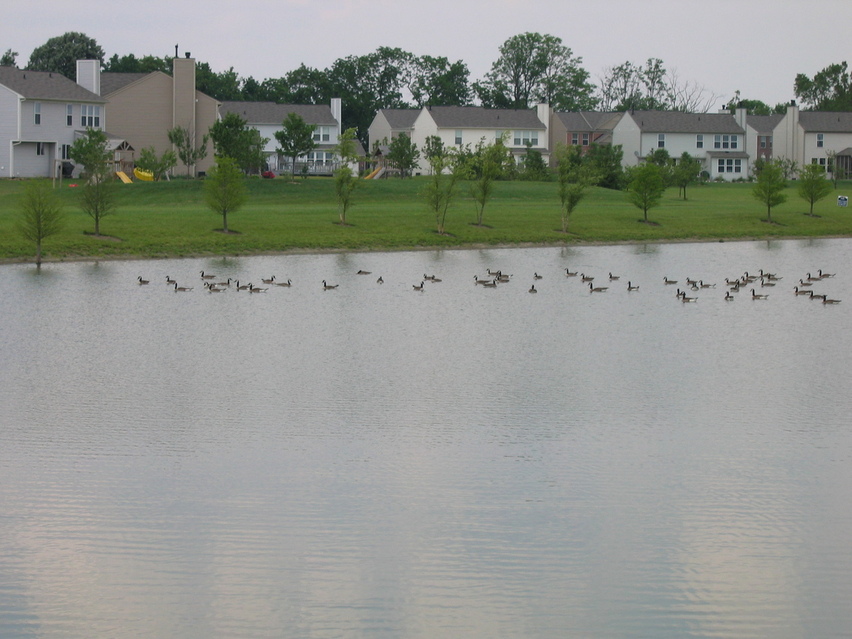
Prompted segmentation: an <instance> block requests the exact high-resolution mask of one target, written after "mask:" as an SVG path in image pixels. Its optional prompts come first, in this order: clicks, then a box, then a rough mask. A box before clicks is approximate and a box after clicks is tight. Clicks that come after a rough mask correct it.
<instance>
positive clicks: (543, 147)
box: [411, 104, 550, 172]
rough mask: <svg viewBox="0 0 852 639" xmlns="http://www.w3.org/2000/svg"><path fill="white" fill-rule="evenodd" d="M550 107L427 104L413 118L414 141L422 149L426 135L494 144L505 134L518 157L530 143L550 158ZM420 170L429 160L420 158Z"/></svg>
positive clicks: (447, 140)
mask: <svg viewBox="0 0 852 639" xmlns="http://www.w3.org/2000/svg"><path fill="white" fill-rule="evenodd" d="M549 122H550V109H549V107H548V105H546V104H539V105H538V106H537V107H536V108H535V109H486V108H484V107H472V106H464V107H463V106H426V107H423V108H422V109H421V110H420V112H419V114H418V115H417V118H416V119H415V121H414V125H413V128H412V137H411V139H412V141H413V142H414V143H415V144H417V148H419V149H423V148H424V146H425V144H426V138H428V137H430V136H437V137H438V138H440V139H441V142H443V144H444V146H445V147H452V146H456V147H462V146H467V145H470V146H471V147H475V146H476V145H477V144H478V143H479V142H480V141H484V142H485V143H486V144H493V143H494V142H495V141H496V140H499V139H501V138H504V136H505V140H506V142H505V144H506V146H507V147H508V148H509V149H510V150H511V151H512V153H513V155H514V156H515V158H516V160H517V161H519V160H520V158H521V157H522V156H523V155H524V154H526V152H527V144H528V143H529V145H530V147H531V148H533V149H535V150H537V151H540V152H541V154H542V156H543V158H544V161H545V162H547V161H549V159H550V147H549V137H548V125H549ZM419 170H420V171H421V172H426V171H428V162H427V161H426V160H425V159H421V160H420V169H419Z"/></svg>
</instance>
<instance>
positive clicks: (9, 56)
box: [0, 49, 18, 67]
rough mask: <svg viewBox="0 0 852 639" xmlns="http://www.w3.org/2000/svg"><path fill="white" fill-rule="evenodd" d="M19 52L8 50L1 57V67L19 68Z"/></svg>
mask: <svg viewBox="0 0 852 639" xmlns="http://www.w3.org/2000/svg"><path fill="white" fill-rule="evenodd" d="M17 60H18V52H17V51H12V50H11V49H6V52H5V53H4V54H3V56H2V57H0V67H14V66H17Z"/></svg>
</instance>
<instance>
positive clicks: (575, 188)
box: [556, 144, 597, 233]
mask: <svg viewBox="0 0 852 639" xmlns="http://www.w3.org/2000/svg"><path fill="white" fill-rule="evenodd" d="M590 166H591V165H590V164H589V163H588V162H585V161H584V159H583V156H582V150H581V148H580V147H579V146H576V145H572V146H567V145H565V144H560V145H558V146H557V147H556V181H557V184H558V192H559V202H560V205H561V211H562V232H563V233H567V232H568V224H569V222H570V221H571V214H572V213H573V212H574V209H576V208H577V205H578V204H580V202H581V201H582V199H583V198H584V197H585V195H586V190H587V189H588V187H589V186H591V185H592V184H594V183H595V181H596V180H597V176H595V175H594V174H593V173H592V172H591V170H590Z"/></svg>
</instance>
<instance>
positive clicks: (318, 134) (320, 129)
mask: <svg viewBox="0 0 852 639" xmlns="http://www.w3.org/2000/svg"><path fill="white" fill-rule="evenodd" d="M331 129H332V127H330V126H322V125H320V126H317V128H315V129H314V136H313V137H314V142H330V141H331Z"/></svg>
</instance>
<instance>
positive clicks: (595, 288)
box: [589, 282, 609, 293]
mask: <svg viewBox="0 0 852 639" xmlns="http://www.w3.org/2000/svg"><path fill="white" fill-rule="evenodd" d="M608 288H609V287H608V286H595V285H594V284H592V283H591V282H589V291H591V292H592V293H603V292H604V291H605V290H606V289H608Z"/></svg>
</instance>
